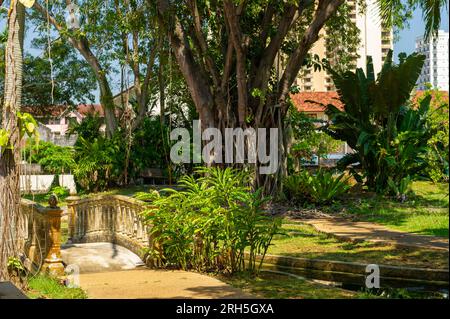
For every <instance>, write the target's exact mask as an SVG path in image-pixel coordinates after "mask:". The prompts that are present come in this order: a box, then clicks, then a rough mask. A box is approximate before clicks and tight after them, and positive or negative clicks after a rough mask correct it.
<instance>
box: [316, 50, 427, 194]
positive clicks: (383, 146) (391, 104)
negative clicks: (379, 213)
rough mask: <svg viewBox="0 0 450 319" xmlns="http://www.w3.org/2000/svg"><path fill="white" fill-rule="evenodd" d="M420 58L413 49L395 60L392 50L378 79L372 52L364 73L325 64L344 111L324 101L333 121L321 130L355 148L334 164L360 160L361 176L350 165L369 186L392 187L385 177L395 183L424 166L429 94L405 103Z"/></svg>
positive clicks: (418, 67)
mask: <svg viewBox="0 0 450 319" xmlns="http://www.w3.org/2000/svg"><path fill="white" fill-rule="evenodd" d="M424 58H425V57H424V56H423V55H418V54H412V55H410V56H408V57H406V58H404V59H402V61H401V62H400V64H399V65H394V64H393V62H392V51H391V52H390V53H389V54H388V56H387V58H386V60H385V63H384V65H383V68H382V70H381V72H380V74H379V75H378V78H377V79H375V75H374V72H373V64H372V60H371V59H370V58H369V59H368V64H367V75H366V74H364V71H363V70H362V69H357V70H356V72H350V71H349V72H346V73H344V74H341V73H338V72H336V71H334V70H333V69H332V68H331V67H330V66H327V67H326V68H327V70H328V71H329V72H330V74H331V76H332V78H333V81H334V83H335V85H336V87H337V89H338V93H339V96H340V99H341V101H342V102H343V103H344V111H340V110H339V109H338V108H336V107H335V106H333V105H328V106H327V111H326V113H327V115H328V116H329V118H330V120H331V124H329V125H328V126H327V127H326V128H325V132H326V133H327V134H329V135H330V136H332V137H334V138H338V139H341V140H344V141H346V142H347V143H348V145H349V146H350V147H351V148H352V149H354V150H355V151H356V154H355V155H352V156H347V157H345V158H344V159H343V160H342V161H341V162H340V163H338V164H339V166H340V167H343V166H344V165H343V163H345V165H348V164H354V163H356V162H359V163H360V164H361V167H362V169H363V176H359V174H357V173H356V172H354V171H353V172H354V174H355V178H356V179H357V180H363V178H365V180H366V185H367V186H368V188H369V189H370V190H374V191H376V192H379V193H385V192H387V191H389V190H390V189H392V188H388V187H387V186H388V185H387V183H388V179H389V178H391V179H392V181H393V182H394V183H395V184H396V185H399V184H400V183H401V180H402V179H403V178H405V177H406V176H408V175H409V176H411V177H414V176H415V175H417V174H418V173H420V172H421V171H423V170H424V169H425V167H426V166H427V161H426V154H427V152H428V151H429V148H428V145H427V143H428V140H429V139H430V137H431V135H432V131H431V129H430V127H429V125H428V123H427V115H428V110H429V105H430V98H425V99H423V100H422V101H421V103H420V106H419V107H418V108H412V107H410V106H409V105H408V103H409V98H410V95H411V91H412V90H413V88H414V85H415V83H416V81H417V78H418V76H419V74H420V70H421V69H422V65H423V62H424ZM393 195H395V194H393Z"/></svg>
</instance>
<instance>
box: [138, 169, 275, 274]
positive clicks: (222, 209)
mask: <svg viewBox="0 0 450 319" xmlns="http://www.w3.org/2000/svg"><path fill="white" fill-rule="evenodd" d="M196 173H197V174H202V175H203V177H199V178H198V179H195V178H194V177H193V176H184V177H182V178H181V180H180V184H181V186H182V187H183V189H184V190H183V191H176V190H165V191H167V192H169V194H170V195H168V196H166V197H161V198H159V199H156V200H155V201H154V205H155V208H150V209H148V210H146V211H145V212H144V216H145V217H146V219H147V221H148V222H149V223H151V224H152V226H153V227H152V230H151V234H152V236H153V238H154V240H155V243H156V244H155V245H154V247H151V248H150V250H149V253H150V255H151V256H152V257H153V258H154V260H155V261H156V263H158V264H159V265H160V266H162V267H177V268H182V269H196V270H198V271H219V272H228V273H234V272H236V271H243V270H248V271H250V272H257V271H258V270H259V269H260V267H261V264H262V261H261V262H260V263H259V266H257V265H256V255H258V254H261V255H262V258H264V255H265V254H266V251H267V249H268V247H269V245H270V242H271V240H272V237H273V236H274V235H275V234H276V233H277V231H278V229H279V227H280V225H281V220H280V219H278V218H273V217H272V216H269V215H267V214H266V212H265V211H264V210H263V206H264V204H265V203H266V202H267V201H268V199H269V198H267V197H264V196H263V195H262V192H261V190H257V191H256V192H251V189H250V187H249V186H248V185H249V184H248V182H249V175H248V174H247V173H243V172H242V171H238V170H233V169H230V168H226V169H219V168H200V169H198V170H197V171H196ZM244 252H247V253H248V256H249V257H248V260H247V261H245V254H244Z"/></svg>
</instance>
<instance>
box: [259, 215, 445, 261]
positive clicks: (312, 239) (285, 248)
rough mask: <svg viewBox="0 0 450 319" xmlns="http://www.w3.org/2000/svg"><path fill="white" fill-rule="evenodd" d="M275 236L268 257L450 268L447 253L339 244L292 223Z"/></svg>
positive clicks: (370, 243) (379, 244)
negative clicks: (281, 233) (282, 232)
mask: <svg viewBox="0 0 450 319" xmlns="http://www.w3.org/2000/svg"><path fill="white" fill-rule="evenodd" d="M289 223H290V224H286V225H283V230H284V232H285V234H284V235H276V236H275V237H274V239H273V241H272V246H270V248H269V250H268V252H267V253H268V254H273V255H283V256H292V257H302V258H313V259H325V260H336V261H348V262H362V263H376V264H385V265H396V266H410V267H423V268H441V269H447V268H448V257H449V254H448V252H443V251H432V250H424V249H406V248H396V247H394V246H392V245H386V244H381V243H372V242H362V243H351V242H343V241H339V240H338V239H336V238H333V237H330V236H328V235H326V234H324V233H320V232H317V231H316V230H315V229H314V228H313V227H312V226H310V225H306V224H302V223H295V224H294V222H292V221H289Z"/></svg>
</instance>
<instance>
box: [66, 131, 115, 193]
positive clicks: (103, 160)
mask: <svg viewBox="0 0 450 319" xmlns="http://www.w3.org/2000/svg"><path fill="white" fill-rule="evenodd" d="M77 143H78V145H76V146H75V149H76V154H75V160H76V162H77V164H76V166H75V169H74V176H75V180H76V182H77V183H78V185H79V186H81V188H83V189H85V190H87V191H94V192H98V191H102V190H105V189H106V188H107V187H108V186H110V185H111V184H113V183H117V180H118V178H119V176H120V174H121V171H122V164H123V152H122V149H121V143H120V140H119V139H118V137H115V138H112V139H107V138H105V137H99V138H96V139H94V140H92V141H88V140H86V139H84V138H83V137H81V136H79V137H78V141H77Z"/></svg>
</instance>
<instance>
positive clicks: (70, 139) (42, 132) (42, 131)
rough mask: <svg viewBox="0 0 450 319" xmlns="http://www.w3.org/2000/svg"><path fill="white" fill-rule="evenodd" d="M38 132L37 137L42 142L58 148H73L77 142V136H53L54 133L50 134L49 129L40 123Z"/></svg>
mask: <svg viewBox="0 0 450 319" xmlns="http://www.w3.org/2000/svg"><path fill="white" fill-rule="evenodd" d="M38 131H39V137H40V139H41V140H42V141H45V142H51V143H53V144H55V145H59V146H74V145H75V142H76V140H77V136H76V135H75V134H73V135H68V134H65V135H60V134H55V133H54V132H52V130H51V129H50V128H48V127H47V126H46V125H44V124H42V123H39V127H38Z"/></svg>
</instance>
